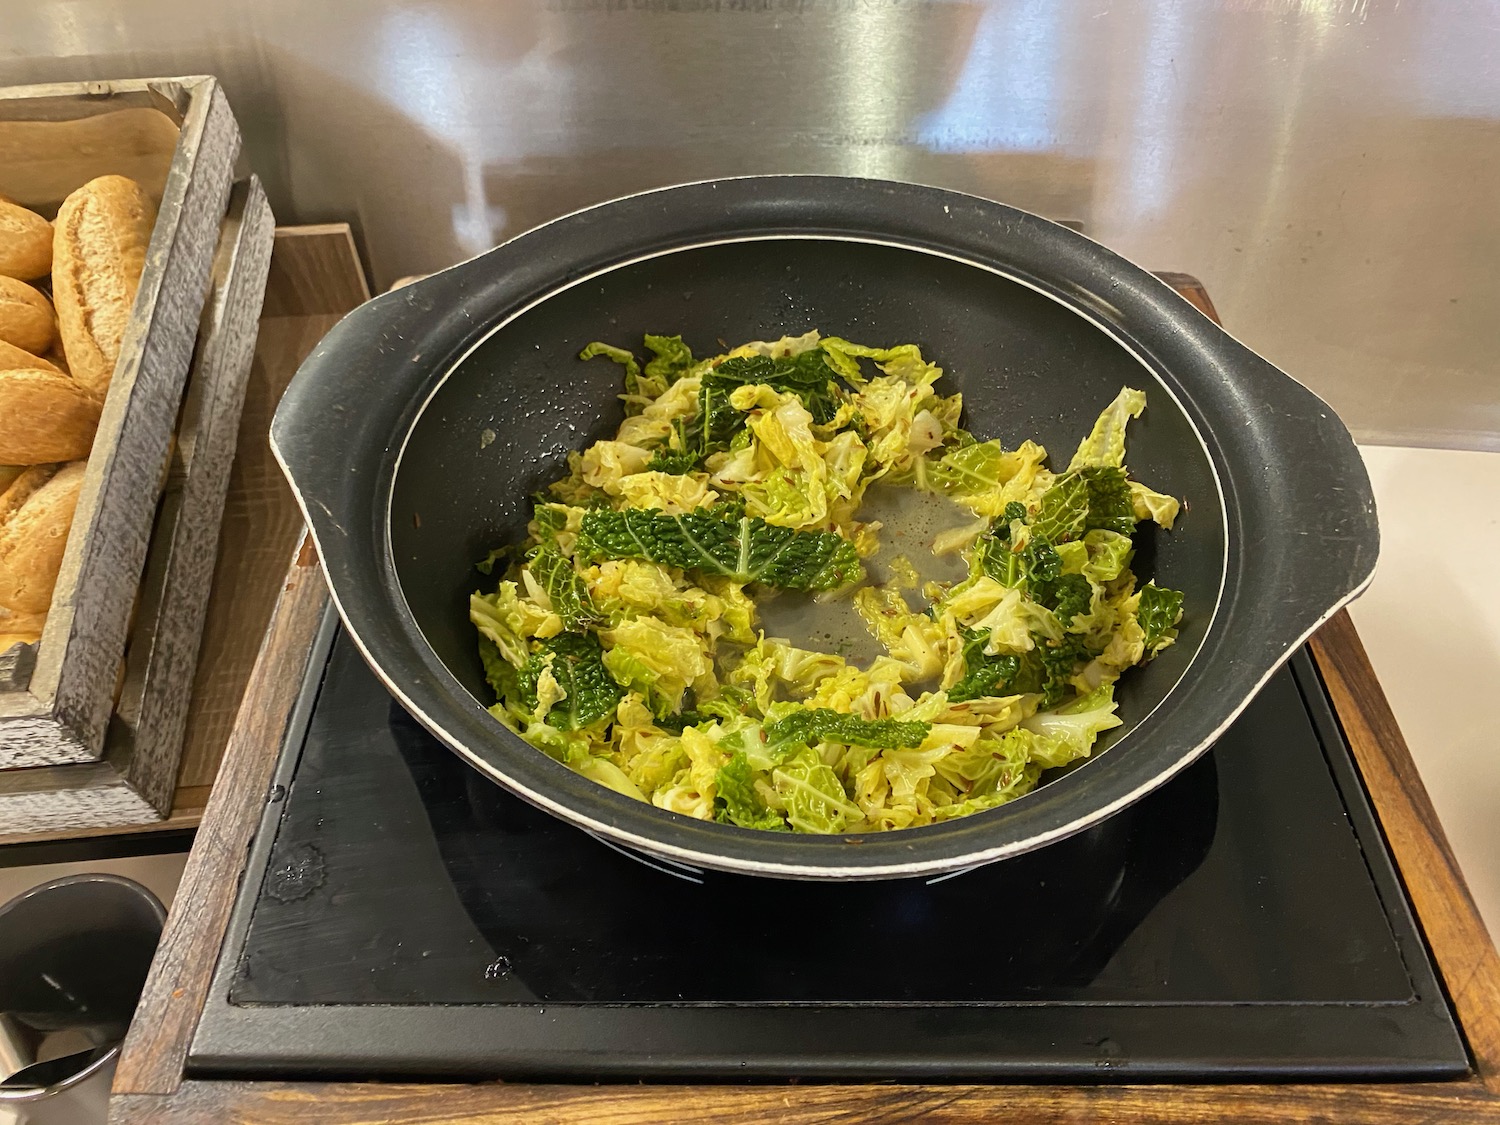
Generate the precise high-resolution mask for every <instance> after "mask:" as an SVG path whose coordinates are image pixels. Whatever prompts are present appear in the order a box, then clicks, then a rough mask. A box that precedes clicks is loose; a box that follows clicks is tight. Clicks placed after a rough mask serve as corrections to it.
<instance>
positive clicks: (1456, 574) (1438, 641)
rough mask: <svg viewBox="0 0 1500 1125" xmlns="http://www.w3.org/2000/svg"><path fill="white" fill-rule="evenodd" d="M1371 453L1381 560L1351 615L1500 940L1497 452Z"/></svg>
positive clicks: (1392, 449)
mask: <svg viewBox="0 0 1500 1125" xmlns="http://www.w3.org/2000/svg"><path fill="white" fill-rule="evenodd" d="M1362 452H1363V453H1364V457H1365V464H1366V465H1367V466H1368V467H1369V471H1370V479H1371V481H1372V483H1373V484H1374V486H1375V501H1376V504H1377V505H1378V506H1379V510H1380V532H1381V547H1380V563H1379V566H1378V568H1377V570H1376V572H1375V581H1374V582H1373V583H1372V584H1371V586H1370V588H1369V590H1368V591H1366V593H1365V595H1364V596H1363V597H1362V598H1360V599H1359V601H1357V602H1355V603H1354V605H1353V606H1351V607H1350V611H1349V612H1350V614H1351V615H1352V616H1353V618H1354V624H1355V626H1356V627H1357V628H1358V629H1359V634H1360V637H1361V638H1362V639H1363V640H1364V644H1365V649H1366V651H1368V653H1369V654H1370V661H1371V663H1372V664H1374V666H1375V673H1376V675H1377V676H1378V677H1379V679H1380V683H1381V686H1382V687H1383V688H1384V689H1385V694H1386V697H1387V698H1388V699H1389V700H1390V702H1391V708H1392V709H1393V710H1394V711H1395V713H1396V720H1397V722H1398V723H1400V725H1401V731H1402V733H1403V734H1404V735H1405V736H1406V743H1407V746H1409V747H1410V748H1411V755H1412V758H1413V759H1415V761H1416V764H1417V769H1418V770H1419V771H1420V773H1421V775H1422V780H1423V782H1425V783H1426V786H1427V791H1428V793H1429V794H1431V796H1432V803H1433V805H1434V806H1435V807H1436V808H1437V813H1438V817H1439V819H1440V820H1441V821H1442V823H1443V827H1444V829H1445V830H1446V831H1447V834H1448V840H1449V842H1450V843H1451V844H1452V846H1453V851H1454V853H1455V855H1457V857H1458V862H1459V866H1460V867H1461V868H1462V869H1463V873H1464V877H1465V878H1466V879H1467V880H1468V883H1469V888H1470V890H1471V891H1472V892H1473V894H1474V899H1475V901H1476V902H1477V903H1478V904H1479V910H1480V913H1481V914H1483V915H1484V920H1485V923H1486V924H1487V925H1488V926H1489V930H1490V934H1491V936H1493V937H1496V938H1500V453H1472V452H1464V451H1456V450H1445V449H1410V448H1406V447H1401V446H1365V447H1363V448H1362Z"/></svg>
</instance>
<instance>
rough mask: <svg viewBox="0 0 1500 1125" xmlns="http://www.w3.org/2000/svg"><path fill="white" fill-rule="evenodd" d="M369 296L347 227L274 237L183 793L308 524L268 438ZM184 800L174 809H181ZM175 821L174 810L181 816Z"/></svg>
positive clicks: (212, 751) (202, 776) (197, 777)
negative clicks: (315, 353) (304, 376)
mask: <svg viewBox="0 0 1500 1125" xmlns="http://www.w3.org/2000/svg"><path fill="white" fill-rule="evenodd" d="M368 297H369V289H368V288H367V287H366V284H365V278H364V273H363V272H362V271H361V270H360V268H359V259H358V257H357V255H356V254H355V251H354V242H353V239H352V238H351V237H350V235H349V228H348V227H347V226H346V225H343V224H338V225H330V226H316V227H293V228H289V229H285V230H279V231H277V232H276V244H275V248H274V249H273V251H272V254H271V273H270V277H269V279H268V281H267V283H266V300H265V304H264V305H263V306H262V309H261V322H260V338H259V340H258V342H257V344H256V354H255V364H254V367H253V368H252V369H251V374H250V390H249V394H248V395H247V397H246V400H245V409H244V413H243V414H242V415H241V416H240V433H239V453H238V454H237V456H236V458H235V463H234V468H233V470H232V473H231V477H230V484H229V499H228V501H227V503H226V504H225V508H224V520H223V526H222V530H221V532H220V541H219V557H218V561H217V563H216V564H215V569H214V580H213V581H214V594H213V596H212V598H211V602H210V610H209V615H208V620H207V622H206V624H205V627H204V631H203V642H202V645H201V650H200V655H199V659H198V671H197V675H196V677H195V679H194V681H193V709H192V714H191V716H190V717H189V719H188V728H187V734H186V736H185V741H184V745H183V753H182V764H181V767H180V769H179V772H178V776H177V786H178V789H179V790H182V789H193V788H197V787H200V786H204V785H211V784H212V783H213V780H214V777H215V776H216V775H217V773H218V770H219V762H220V760H221V759H222V758H223V755H224V747H225V745H226V743H227V742H228V739H229V733H230V730H231V728H232V727H233V724H234V718H235V715H236V713H237V712H238V711H239V705H240V700H241V698H242V697H243V696H244V694H245V684H246V683H247V681H248V680H249V678H250V669H251V666H252V665H253V664H254V662H255V654H256V651H257V649H258V647H259V645H260V636H261V633H262V632H263V631H264V630H265V622H266V621H268V620H269V619H270V614H271V608H272V606H273V605H275V603H276V598H277V595H278V593H279V591H280V589H281V582H282V576H283V570H284V568H285V561H286V557H287V553H288V552H289V551H291V549H292V547H293V546H294V545H295V544H296V542H297V539H298V536H299V535H300V533H301V528H302V515H301V513H300V512H299V511H298V510H297V503H296V501H295V500H294V499H293V498H292V493H291V489H289V488H288V487H287V483H286V477H285V476H284V475H283V474H282V472H281V469H280V467H279V466H278V465H277V464H276V459H275V458H274V457H272V456H271V447H270V445H269V443H268V442H267V440H266V435H267V434H268V433H269V432H270V428H271V415H272V414H274V413H275V411H276V404H277V403H278V402H280V401H281V395H282V392H283V391H285V390H286V385H287V383H288V382H289V381H290V380H291V377H292V375H293V374H295V373H296V370H297V368H298V366H299V365H300V364H301V363H302V361H303V360H304V359H305V358H306V357H307V353H308V352H310V351H312V349H313V347H314V346H315V345H316V344H317V342H318V341H319V340H321V339H322V338H323V336H324V335H325V334H327V332H328V330H329V329H330V328H332V327H333V326H334V325H335V324H336V323H337V322H338V320H339V318H340V317H342V316H343V315H344V314H345V313H347V312H348V311H349V310H350V309H352V308H354V307H355V306H356V305H358V304H360V303H361V302H363V301H364V300H366V299H368ZM181 804H182V801H181V798H180V796H179V797H178V798H176V799H174V801H173V808H174V810H176V809H177V808H178V807H180V806H181ZM175 815H176V813H175V811H174V816H175Z"/></svg>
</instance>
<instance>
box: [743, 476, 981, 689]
mask: <svg viewBox="0 0 1500 1125" xmlns="http://www.w3.org/2000/svg"><path fill="white" fill-rule="evenodd" d="M858 518H859V520H860V522H862V523H870V522H872V521H878V522H879V523H880V525H881V526H880V533H879V537H880V547H879V549H878V550H877V551H876V552H875V553H874V554H873V555H871V556H870V557H869V558H867V559H865V560H864V562H865V580H864V582H862V583H861V584H860V586H879V585H883V584H884V583H886V582H889V581H890V580H891V579H892V578H893V577H894V576H895V575H894V573H893V572H892V569H891V565H892V563H894V562H895V560H896V559H897V558H905V559H906V560H907V561H908V562H910V563H911V565H912V567H913V568H914V569H915V570H916V572H917V576H918V578H919V580H920V581H919V583H918V587H919V588H918V589H915V590H906V591H903V593H904V595H905V597H906V603H907V604H908V605H909V606H911V607H912V608H913V609H923V608H926V606H927V605H928V601H927V599H926V597H924V596H923V594H922V591H921V589H920V587H921V586H922V585H925V584H926V583H927V582H941V583H954V582H960V581H962V580H963V579H964V577H965V576H966V575H967V574H968V567H967V564H966V563H965V562H964V559H963V556H962V555H961V554H959V553H957V552H953V553H951V554H946V555H935V554H933V552H932V544H933V540H934V539H936V538H937V537H938V536H939V535H940V534H942V533H943V532H945V531H952V530H954V529H956V528H960V527H966V526H972V525H973V523H974V515H973V513H971V512H970V511H969V510H968V509H966V508H962V507H960V506H959V505H957V504H955V503H954V502H953V501H952V500H949V499H948V498H947V497H946V496H941V495H938V494H937V493H932V492H921V491H919V490H917V489H915V488H897V487H893V486H889V485H880V484H876V485H872V486H871V487H870V489H869V491H868V492H866V493H865V500H864V503H863V504H861V505H860V508H859V513H858ZM860 586H850V587H847V588H845V589H842V590H837V591H831V592H829V593H826V594H802V593H795V592H790V591H785V590H783V591H777V592H774V593H769V592H768V593H767V594H766V595H765V596H764V597H762V598H760V599H758V601H757V606H756V610H757V613H758V614H759V618H760V621H759V627H760V628H761V629H762V630H763V631H764V632H765V635H766V636H768V637H775V638H777V639H779V640H783V641H787V642H789V643H790V644H793V645H795V646H796V647H798V648H806V649H812V650H814V651H816V652H832V653H837V654H838V655H839V656H842V657H843V658H844V659H845V660H847V661H849V662H850V663H851V664H858V665H860V666H861V667H865V666H868V665H869V663H870V662H871V661H872V660H874V659H875V658H876V657H877V656H882V655H884V654H885V649H884V648H883V647H882V646H881V644H880V642H879V641H878V640H876V639H875V637H874V636H872V635H871V633H870V631H869V629H867V628H866V627H865V623H864V620H863V619H862V618H861V617H860V616H859V613H858V612H857V611H856V610H855V608H854V599H853V594H854V591H855V590H857V589H859V588H860Z"/></svg>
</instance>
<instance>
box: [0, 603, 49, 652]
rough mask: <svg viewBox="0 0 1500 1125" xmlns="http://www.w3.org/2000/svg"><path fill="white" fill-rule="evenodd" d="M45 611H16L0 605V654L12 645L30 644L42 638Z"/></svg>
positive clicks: (45, 622)
mask: <svg viewBox="0 0 1500 1125" xmlns="http://www.w3.org/2000/svg"><path fill="white" fill-rule="evenodd" d="M46 624H47V615H46V614H45V613H16V612H14V611H13V610H9V609H6V608H5V607H4V606H0V656H3V655H5V653H6V652H7V651H8V650H9V649H10V648H11V647H12V646H13V645H32V644H36V642H37V641H39V640H41V639H42V629H43V628H44V627H45V626H46Z"/></svg>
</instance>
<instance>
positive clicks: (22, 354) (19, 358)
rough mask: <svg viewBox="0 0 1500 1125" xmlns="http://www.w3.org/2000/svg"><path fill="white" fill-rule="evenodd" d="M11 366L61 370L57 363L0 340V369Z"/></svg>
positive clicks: (3, 369)
mask: <svg viewBox="0 0 1500 1125" xmlns="http://www.w3.org/2000/svg"><path fill="white" fill-rule="evenodd" d="M12 367H40V368H41V369H42V370H43V371H61V370H62V368H61V367H59V366H57V364H55V363H53V362H52V361H51V360H49V359H47V358H45V357H43V356H39V355H32V354H31V353H30V352H28V351H25V350H24V349H22V348H18V347H16V346H15V345H14V344H7V343H6V342H5V341H4V340H0V371H5V370H7V369H9V368H12Z"/></svg>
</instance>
